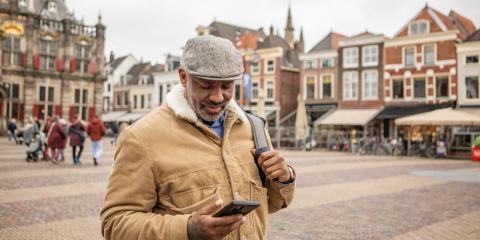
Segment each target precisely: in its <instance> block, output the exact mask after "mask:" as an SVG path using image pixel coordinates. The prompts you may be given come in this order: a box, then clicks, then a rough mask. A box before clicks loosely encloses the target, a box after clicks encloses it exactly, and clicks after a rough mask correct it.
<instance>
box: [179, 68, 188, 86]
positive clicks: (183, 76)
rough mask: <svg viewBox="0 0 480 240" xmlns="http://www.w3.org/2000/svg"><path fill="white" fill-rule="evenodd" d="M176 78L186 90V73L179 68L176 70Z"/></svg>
mask: <svg viewBox="0 0 480 240" xmlns="http://www.w3.org/2000/svg"><path fill="white" fill-rule="evenodd" d="M178 76H179V77H180V84H182V86H183V87H184V88H186V87H187V81H188V76H187V72H186V71H185V69H183V68H179V69H178Z"/></svg>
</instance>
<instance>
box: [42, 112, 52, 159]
mask: <svg viewBox="0 0 480 240" xmlns="http://www.w3.org/2000/svg"><path fill="white" fill-rule="evenodd" d="M50 125H52V119H51V118H50V117H47V120H46V121H45V125H44V126H43V134H44V135H45V138H47V135H48V130H49V129H50ZM48 151H49V147H48V139H46V140H45V143H44V147H43V158H42V161H49V160H50V159H51V156H50V155H49V154H48Z"/></svg>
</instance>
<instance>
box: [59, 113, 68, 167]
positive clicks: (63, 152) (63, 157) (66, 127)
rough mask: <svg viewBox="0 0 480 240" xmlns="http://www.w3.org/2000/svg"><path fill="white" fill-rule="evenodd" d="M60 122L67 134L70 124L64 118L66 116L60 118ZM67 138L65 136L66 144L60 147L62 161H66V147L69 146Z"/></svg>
mask: <svg viewBox="0 0 480 240" xmlns="http://www.w3.org/2000/svg"><path fill="white" fill-rule="evenodd" d="M58 123H59V124H60V126H61V127H62V128H63V132H64V133H65V135H66V134H67V133H68V124H67V121H66V120H65V119H64V118H60V119H59V120H58ZM67 140H68V139H67V138H66V137H65V144H64V145H63V148H59V149H58V151H59V157H60V161H62V162H63V161H65V147H66V146H67Z"/></svg>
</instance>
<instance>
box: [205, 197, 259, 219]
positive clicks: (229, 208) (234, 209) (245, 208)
mask: <svg viewBox="0 0 480 240" xmlns="http://www.w3.org/2000/svg"><path fill="white" fill-rule="evenodd" d="M259 206H260V203H258V202H253V201H242V200H233V201H232V202H230V203H229V204H227V205H226V206H224V207H223V208H222V209H220V210H218V212H216V213H215V214H213V217H224V216H229V215H235V214H242V215H244V216H245V215H247V214H248V213H249V212H251V211H253V210H254V209H255V208H257V207H259Z"/></svg>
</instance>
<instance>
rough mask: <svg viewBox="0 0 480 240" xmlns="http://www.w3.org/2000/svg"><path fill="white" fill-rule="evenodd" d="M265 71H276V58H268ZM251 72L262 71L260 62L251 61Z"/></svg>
mask: <svg viewBox="0 0 480 240" xmlns="http://www.w3.org/2000/svg"><path fill="white" fill-rule="evenodd" d="M264 70H265V73H274V72H275V60H274V59H270V60H267V64H266V65H265V69H264ZM250 72H251V73H252V75H258V74H259V73H260V68H259V64H258V62H253V63H250Z"/></svg>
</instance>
